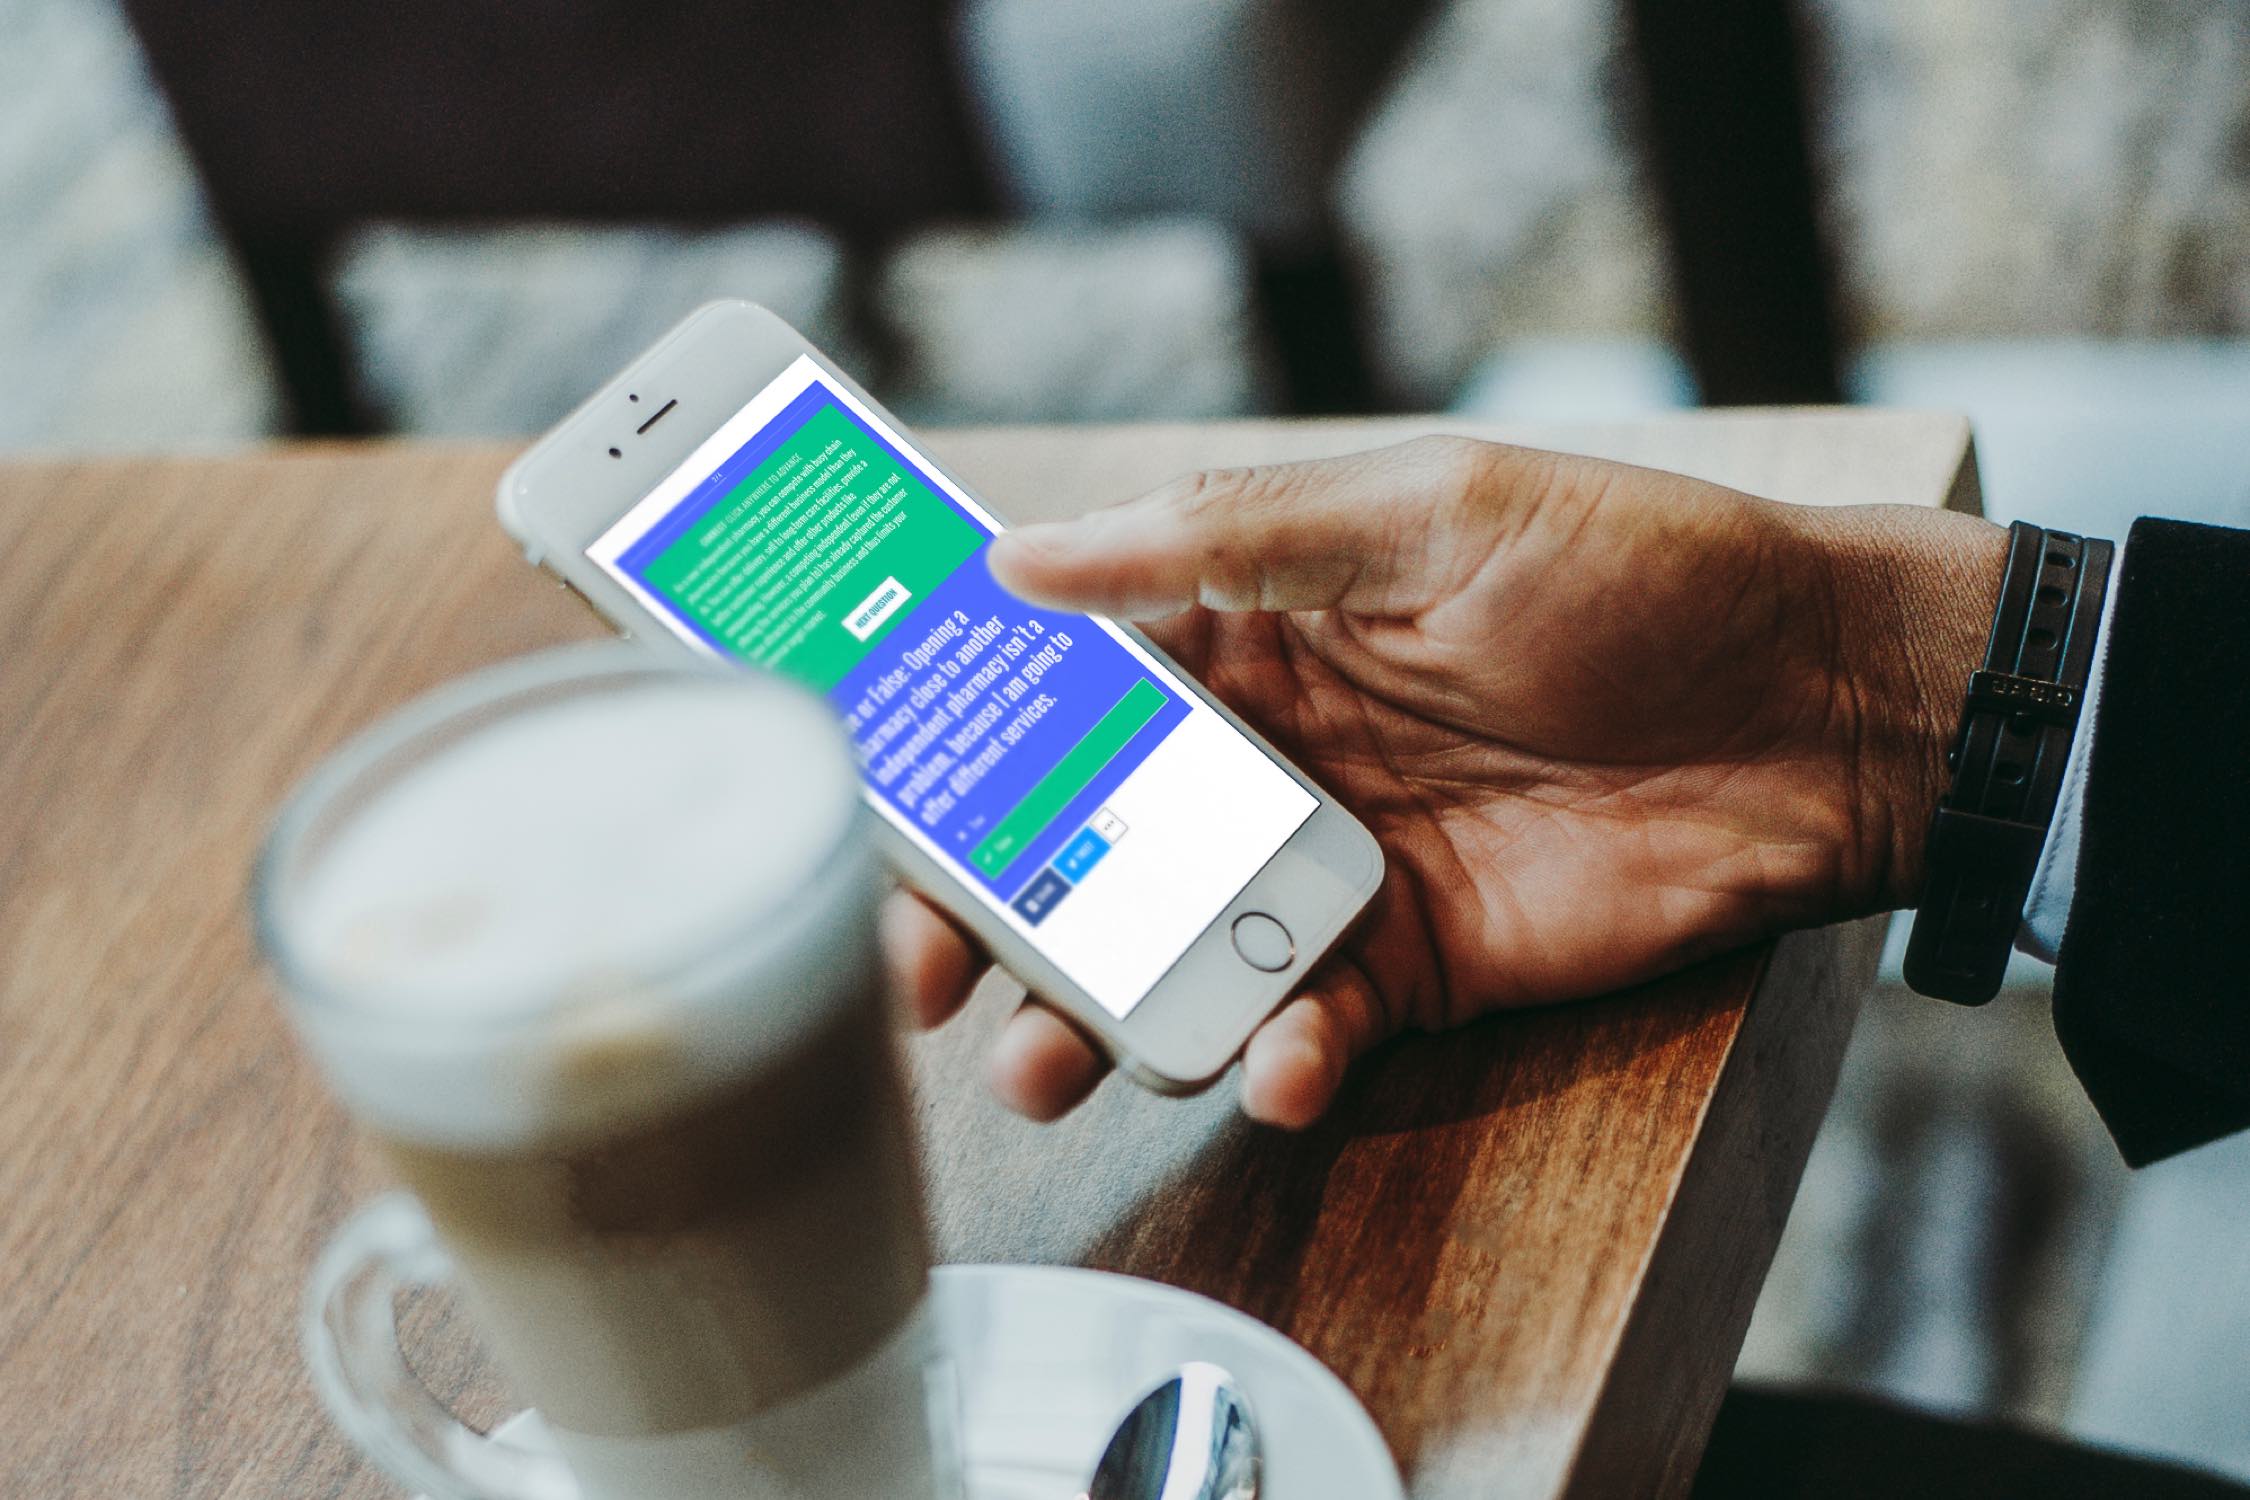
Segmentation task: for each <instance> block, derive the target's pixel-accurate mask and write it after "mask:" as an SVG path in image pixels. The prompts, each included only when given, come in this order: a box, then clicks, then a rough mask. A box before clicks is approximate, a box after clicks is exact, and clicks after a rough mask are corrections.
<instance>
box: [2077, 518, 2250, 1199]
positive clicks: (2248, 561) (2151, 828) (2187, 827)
mask: <svg viewBox="0 0 2250 1500" xmlns="http://www.w3.org/2000/svg"><path fill="white" fill-rule="evenodd" d="M2112 586H2113V587H2114V588H2116V589H2117V590H2118V595H2117V599H2116V606H2115V612H2114V613H2113V615H2112V616H2111V620H2110V639H2109V641H2108V643H2107V646H2106V652H2107V655H2106V657H2105V660H2104V664H2103V668H2102V674H2103V675H2102V690H2101V698H2100V700H2099V703H2098V705H2097V707H2096V709H2095V714H2096V722H2095V723H2094V725H2093V731H2094V741H2093V746H2092V754H2091V756H2090V757H2089V760H2088V762H2087V777H2086V794H2085V805H2084V809H2083V814H2084V823H2083V832H2082V836H2081V843H2080V846H2079V854H2078V883H2077V888H2076V891H2075V893H2074V894H2073V896H2072V898H2071V906H2070V919H2069V923H2068V925H2067V927H2066V928H2065V930H2064V933H2063V942H2062V953H2061V957H2060V961H2059V962H2058V964H2057V967H2056V972H2055V1033H2056V1035H2057V1036H2059V1037H2060V1038H2061V1040H2062V1045H2063V1051H2064V1053H2065V1054H2066V1055H2067V1056H2068V1057H2069V1058H2070V1063H2071V1066H2072V1067H2073V1068H2075V1069H2076V1070H2077V1072H2078V1077H2079V1079H2080V1081H2081V1082H2083V1083H2084V1084H2085V1086H2086V1092H2087V1093H2088V1094H2089V1095H2091V1096H2092V1097H2093V1101H2094V1107H2095V1108H2096V1109H2098V1110H2100V1111H2101V1116H2102V1119H2103V1120H2104V1121H2105V1122H2107V1124H2108V1125H2109V1128H2110V1132H2111V1133H2112V1134H2113V1135H2115V1136H2116V1138H2117V1144H2118V1147H2119V1149H2120V1150H2122V1151H2123V1152H2124V1153H2125V1159H2126V1160H2127V1161H2129V1162H2131V1163H2132V1164H2133V1165H2135V1166H2140V1165H2142V1164H2144V1163H2147V1162H2151V1161H2155V1160H2156V1159H2158V1158H2159V1157H2164V1156H2169V1155H2171V1154H2172V1153H2174V1152H2176V1151H2184V1150H2186V1149H2188V1148H2189V1147H2190V1146H2199V1145H2201V1144H2203V1143H2204V1142H2205V1141H2209V1140H2213V1139H2215V1138H2217V1137H2219V1136H2222V1135H2226V1134H2229V1133H2231V1132H2233V1131H2237V1130H2241V1129H2243V1128H2244V1127H2245V1126H2250V943H2245V941H2244V939H2245V936H2246V935H2250V531H2231V530H2225V529H2222V528H2219V527H2215V526H2193V525H2189V524H2187V523H2185V522H2180V521H2141V522H2138V523H2136V524H2135V525H2134V527H2133V531H2132V535H2131V537H2130V539H2129V541H2128V543H2127V545H2126V548H2125V551H2124V556H2123V566H2122V569H2121V571H2120V574H2119V576H2118V578H2117V579H2115V580H2114V581H2113V584H2112Z"/></svg>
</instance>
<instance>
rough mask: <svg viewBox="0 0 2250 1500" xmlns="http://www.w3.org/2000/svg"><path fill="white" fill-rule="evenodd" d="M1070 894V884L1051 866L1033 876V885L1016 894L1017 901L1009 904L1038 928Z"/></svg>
mask: <svg viewBox="0 0 2250 1500" xmlns="http://www.w3.org/2000/svg"><path fill="white" fill-rule="evenodd" d="M1069 894H1070V882H1069V881H1067V880H1065V879H1063V878H1062V877H1061V876H1060V875H1057V874H1056V873H1055V872H1054V868H1053V867H1052V866H1049V867H1048V868H1046V869H1044V870H1041V871H1040V872H1039V873H1038V874H1036V875H1034V876H1032V877H1031V884H1029V885H1027V886H1025V887H1024V888H1023V889H1022V890H1020V891H1018V892H1016V899H1015V900H1013V901H1011V902H1009V903H1008V904H1009V905H1010V906H1012V907H1014V908H1015V909H1016V911H1017V913H1018V914H1019V915H1020V916H1022V918H1023V919H1024V920H1025V921H1026V922H1029V923H1030V924H1031V925H1032V926H1034V927H1037V926H1038V925H1039V924H1040V923H1041V922H1044V921H1046V920H1047V913H1049V912H1051V911H1053V910H1054V909H1055V906H1056V904H1057V903H1058V902H1060V901H1061V900H1062V898H1063V897H1065V896H1067V895H1069Z"/></svg>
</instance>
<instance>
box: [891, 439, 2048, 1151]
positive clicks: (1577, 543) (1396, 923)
mask: <svg viewBox="0 0 2250 1500" xmlns="http://www.w3.org/2000/svg"><path fill="white" fill-rule="evenodd" d="M2004 549H2005V534H2004V533H2003V532H2002V531H2001V530H2000V529H1999V528H1998V527H1995V526H1991V525H1989V524H1987V523H1985V522H1982V521H1978V520H1975V519H1972V518H1969V517H1964V516H1958V515H1950V514H1945V513H1938V512H1928V511H1920V510H1911V509H1905V508H1897V507H1866V508H1859V509H1851V510H1844V509H1821V508H1805V507H1797V506H1787V505H1780V504H1776V503H1773V502H1770V501H1763V500H1756V499H1752V498H1750V497H1749V496H1746V495H1741V494H1738V493H1736V492H1734V491H1732V490H1727V489H1723V488H1720V487H1719V486H1716V485H1711V484H1705V483H1702V482H1700V481H1697V480H1692V479H1686V478H1682V477H1679V476H1677V475H1670V474H1659V473H1654V472H1651V471H1648V470H1643V469H1635V468H1629V467H1626V466H1623V465H1619V464H1612V463H1604V462H1599V461H1595V460H1590V459H1579V458H1570V457H1565V456H1561V455H1557V454H1551V453H1539V452H1533V451H1530V450H1525V449H1516V448H1507V447H1501V446H1497V445H1493V444H1487V443H1476V442H1470V441H1467V440H1463V439H1425V440H1422V441H1419V442H1414V443H1409V444H1406V445H1404V446H1402V447H1398V448H1391V449H1386V450H1383V451H1380V452H1375V453H1365V454H1358V455H1354V456H1352V457H1348V458H1339V459H1331V460H1326V461H1323V462H1318V463H1305V464H1287V465H1281V466H1276V467H1272V468H1260V469H1247V470H1239V471H1232V472H1225V473H1215V474H1205V475H1199V476H1196V477H1193V478H1190V479H1187V480H1183V481H1181V482H1179V483H1177V484H1173V485H1170V486H1167V487H1165V488H1163V489H1160V490H1157V491H1155V492H1154V493H1152V494H1150V495H1147V496H1145V497H1143V498H1141V499H1139V500H1136V501H1133V502H1131V503H1130V504H1126V505H1122V506H1118V507H1115V508H1113V509H1110V510H1106V511H1100V512H1096V513H1094V514H1093V515H1090V516H1088V517H1086V518H1084V519H1082V520H1078V521H1073V522H1065V523H1060V524H1056V525H1047V526H1029V527H1025V528H1022V529H1020V530H1017V531H1013V532H1009V533H1007V534H1006V535H1004V536H1002V537H1001V538H1000V539H999V540H997V541H996V542H994V544H993V547H992V551H991V563H992V569H993V572H994V574H995V575H996V576H997V577H998V578H999V579H1000V581H1001V582H1002V583H1003V584H1005V585H1006V586H1007V587H1009V588H1010V589H1012V590H1014V591H1015V592H1017V593H1019V594H1021V595H1023V596H1024V597H1026V598H1029V599H1033V600H1036V601H1038V602H1040V603H1044V604H1049V605H1055V606H1062V607H1068V608H1072V609H1077V610H1082V611H1085V612H1088V613H1094V614H1107V615H1112V616H1117V617H1122V618H1129V619H1135V620H1144V621H1157V622H1159V623H1156V624H1152V625H1150V626H1149V627H1148V629H1149V634H1150V635H1151V636H1152V637H1154V638H1155V639H1156V640H1157V642H1158V643H1159V644H1160V645H1162V646H1163V647H1164V648H1165V649H1166V650H1167V651H1169V652H1170V653H1171V654H1172V655H1173V656H1174V657H1176V658H1177V659H1178V660H1179V662H1180V663H1181V664H1182V665H1183V666H1184V667H1186V668H1187V669H1188V670H1189V671H1190V672H1192V673H1194V674H1195V675H1196V676H1197V677H1198V678H1200V679H1201V680H1202V681H1203V682H1204V683H1205V684H1206V685H1207V686H1208V687H1209V688H1210V689H1211V691H1212V692H1213V693H1214V694H1216V695H1217V696H1218V697H1219V698H1221V699H1222V700H1224V701H1225V702H1227V703H1228V704H1230V705H1232V706H1233V707H1234V708H1235V709H1236V711H1237V712H1239V713H1241V714H1242V715H1243V717H1244V718H1246V719H1248V720H1249V721H1250V722H1251V723H1253V724H1255V725H1256V726H1257V727H1258V728H1259V729H1260V730H1261V731H1263V732H1264V733H1265V734H1266V735H1267V737H1268V738H1270V739H1271V740H1272V741H1273V742H1274V744H1275V745H1276V746H1278V747H1279V748H1280V749H1281V751H1282V752H1283V753H1284V754H1286V755H1288V756H1289V757H1290V758H1291V759H1292V760H1293V761H1294V762H1295V763H1296V764H1297V765H1298V766H1300V767H1302V768H1303V769H1304V770H1305V771H1306V772H1307V773H1308V774H1309V775H1310V776H1311V777H1312V778H1313V779H1314V780H1315V781H1317V782H1319V783H1320V784H1321V785H1322V786H1323V787H1325V788H1327V789H1328V791H1329V792H1331V793H1332V794H1333V795H1334V796H1335V797H1336V798H1337V799H1338V800H1339V801H1341V802H1342V803H1343V804H1344V805H1345V806H1347V807H1349V808H1350V809H1351V810H1352V811H1353V812H1354V813H1356V814H1357V815H1358V816H1359V817H1360V818H1361V819H1362V820H1363V821H1364V822H1365V823H1366V824H1367V826H1368V827H1369V828H1370V829H1372V830H1373V831H1374V833H1375V835H1376V836H1377V837H1378V838H1379V839H1380V840H1381V841H1382V843H1383V847H1384V851H1385V854H1386V856H1387V858H1388V860H1389V873H1388V875H1387V877H1386V879H1385V881H1384V884H1383V887H1382V889H1381V891H1380V892H1379V893H1378V895H1377V896H1376V898H1375V901H1374V904H1373V906H1372V908H1371V910H1370V912H1369V915H1368V917H1367V918H1366V920H1365V921H1364V922H1363V923H1362V924H1361V925H1360V927H1359V928H1358V929H1357V930H1356V931H1355V932H1354V933H1353V934H1352V935H1351V936H1350V937H1348V938H1347V939H1346V941H1345V942H1344V943H1343V945H1342V946H1341V947H1340V949H1339V950H1338V951H1337V952H1336V953H1335V954H1334V955H1333V956H1332V957H1331V958H1330V959H1329V960H1328V962H1327V963H1326V964H1324V965H1323V966H1322V967H1321V968H1320V969H1319V970H1318V971H1317V972H1316V973H1315V974H1314V975H1312V976H1311V977H1310V978H1309V979H1308V981H1307V983H1306V985H1305V987H1304V989H1303V990H1302V991H1301V993H1300V994H1299V995H1298V996H1297V997H1296V998H1295V999H1293V1000H1291V1001H1290V1002H1289V1003H1288V1004H1287V1005H1286V1006H1284V1007H1283V1008H1282V1010H1281V1011H1279V1012H1278V1013H1277V1014H1276V1015H1274V1016H1273V1017H1272V1018H1271V1019H1269V1020H1268V1021H1267V1022H1266V1023H1265V1024H1264V1025H1263V1026H1262V1027H1261V1028H1260V1029H1259V1030H1258V1032H1257V1033H1256V1035H1254V1036H1253V1037H1252V1038H1251V1040H1250V1043H1249V1046H1248V1048H1247V1049H1246V1051H1245V1053H1244V1058H1243V1103H1244V1107H1245V1109H1246V1110H1247V1111H1248V1113H1250V1114H1251V1115H1252V1116H1254V1117H1256V1118H1258V1119H1261V1120H1266V1121H1270V1122H1273V1123H1276V1124H1281V1125H1287V1126H1301V1125H1304V1124H1307V1123H1309V1122H1310V1121H1312V1120H1313V1119H1314V1118H1316V1117H1317V1116H1318V1115H1319V1114H1320V1112H1321V1111H1322V1110H1323V1109H1324V1108H1326V1106H1327V1104H1328V1102H1329V1100H1330V1099H1331V1098H1332V1097H1333V1096H1334V1094H1335V1092H1336V1089H1337V1087H1338V1086H1339V1084H1340V1083H1341V1081H1342V1079H1343V1075H1344V1070H1345V1068H1346V1066H1347V1065H1348V1063H1349V1062H1350V1060H1351V1059H1352V1058H1353V1057H1355V1056H1357V1055H1358V1054H1359V1053H1361V1052H1362V1051H1364V1050H1366V1049H1367V1048H1368V1047H1370V1046H1372V1045H1374V1044H1375V1043H1376V1042H1378V1041H1380V1040H1381V1039H1383V1038H1384V1037H1387V1036H1389V1035H1391V1034H1392V1033H1394V1032H1396V1031H1398V1030H1400V1029H1401V1028H1404V1027H1409V1026H1414V1027H1421V1028H1424V1029H1432V1030H1434V1029H1438V1028H1442V1027H1446V1026H1452V1025H1457V1024H1459V1023H1461V1022H1463V1021H1466V1020H1469V1019H1471V1018H1472V1017H1475V1016H1477V1015H1480V1014H1483V1013H1484V1012H1487V1011H1490V1010H1492V1009H1495V1008H1497V1007H1502V1006H1514V1005H1532V1004H1539V1003H1543V1002H1549V1001H1558V1000H1568V999H1573V998H1577V997H1580V996H1586V995H1593V994H1599V993H1602V992H1604V991H1607V990H1612V989H1616V988H1618V987H1621V986H1624V985H1629V984H1633V983H1635V982H1637V981H1640V980H1643V979H1648V978H1651V977H1653V976H1656V975H1659V974H1663V973H1666V972H1668V971H1670V970H1673V969H1676V968H1679V967H1681V966H1682V965H1685V964H1688V963H1691V962H1693V961H1695V960H1696V959H1699V958H1702V957H1704V956H1706V955H1709V954H1713V953H1717V952H1721V951H1724V950H1726V949H1730V948H1733V947H1737V946H1739V945H1741V944H1744V943H1747V942H1751V941H1753V940H1755V939H1758V938H1761V937H1764V936H1767V935H1770V934H1773V933H1776V932H1779V931H1782V930H1784V929H1787V928H1790V927H1794V926H1803V925H1808V924H1813V923H1819V922H1825V921H1831V920H1836V919H1839V918H1841V917H1845V916H1850V915H1857V914H1860V913H1865V912H1870V911H1877V910H1882V909H1885V908H1888V907H1893V906H1897V905H1900V904H1903V903H1904V902H1907V901H1909V900H1911V899H1912V898H1913V895H1914V892H1915V891H1916V889H1917V888H1918V885H1919V881H1920V869H1919V846H1920V843H1921V839H1922V837H1923V834H1924V831H1925V829H1926V828H1927V825H1928V822H1929V818H1930V814H1931V810H1932V809H1933V807H1934V806H1935V803H1936V799H1937V797H1938V795H1939V794H1940V793H1941V792H1942V791H1943V789H1944V786H1945V781H1946V772H1945V767H1944V762H1943V756H1944V750H1945V746H1946V743H1947V740H1948V739H1949V737H1950V734H1951V731H1952V727H1953V718H1954V715H1955V713H1956V711H1957V708H1958V705H1959V702H1960V693H1961V688H1962V683H1963V681H1964V679H1965V677H1966V675H1967V673H1968V671H1969V670H1970V669H1971V668H1972V667H1973V666H1975V665H1976V662H1977V657H1978V655H1979V653H1980V652H1981V650H1982V647H1983V642H1984V635H1985V630H1986V627H1987V625H1988V623H1989V621H1990V616H1991V611H1992V601H1993V598H1994V596H1995V594H1996V592H1997V590H1998V586H1999V576H2000V570H2001V566H2002V563H2003V558H2004ZM886 933H887V939H888V946H889V949H890V952H891V954H892V957H893V961H894V964H895V965H896V967H897V968H898V969H899V971H900V973H901V978H902V983H903V984H904V986H905V988H906V990H907V992H908V993H909V995H910V996H911V997H912V998H913V1001H914V1005H915V1008H916V1011H917V1014H918V1015H919V1017H920V1018H921V1020H922V1021H923V1022H924V1024H930V1025H934V1024H936V1023H938V1022H939V1021H942V1020H943V1019H944V1018H945V1017H947V1016H948V1015H950V1014H951V1013H952V1012H953V1011H954V1010H955V1009H957V1008H958V1007H959V1005H960V1003H961V1001H962V999H963V998H964V997H965V996H966V994H967V991H968V986H969V983H970V981H971V980H972V979H973V977H974V975H975V972H976V971H977V970H978V968H980V967H981V959H980V955H979V954H978V953H977V951H976V950H975V949H974V947H973V946H972V945H971V943H970V941H969V940H968V939H967V938H966V937H965V935H963V934H962V933H960V932H959V931H958V930H957V929H955V928H954V927H953V926H952V925H951V924H950V923H949V922H947V921H946V919H944V918H943V917H942V916H940V915H939V914H937V913H936V912H935V911H933V910H931V909H930V908H928V907H926V906H923V905H921V904H920V903H919V902H915V901H913V900H912V899H911V898H908V897H904V896H902V897H900V898H898V899H897V900H896V901H895V902H894V904H893V906H892V908H891V909H890V910H889V911H888V912H887V914H886ZM1102 1067H1103V1064H1102V1062H1101V1060H1100V1059H1099V1057H1098V1056H1097V1054H1096V1053H1095V1051H1094V1049H1093V1048H1092V1047H1091V1046H1090V1045H1089V1044H1088V1043H1087V1042H1086V1040H1085V1039H1084V1038H1083V1037H1082V1036H1080V1034H1079V1033H1078V1032H1076V1031H1075V1030H1073V1029H1072V1028H1071V1027H1070V1026H1068V1025H1067V1024H1066V1023H1064V1022H1063V1021H1062V1020H1061V1019H1060V1018H1059V1017H1057V1016H1055V1015H1053V1014H1052V1013H1050V1012H1049V1011H1047V1010H1045V1009H1044V1008H1043V1007H1039V1006H1037V1005H1027V1006H1025V1007H1024V1008H1023V1009H1022V1010H1020V1011H1019V1012H1018V1013H1017V1015H1016V1016H1014V1017H1013V1018H1011V1020H1010V1022H1009V1024H1008V1027H1007V1028H1006V1030H1005V1031H1004V1032H1003V1034H1002V1037H1001V1039H1000V1041H999V1044H998V1046H997V1048H996V1050H995V1053H994V1056H993V1063H992V1082H993V1085H994V1088H995V1090H996V1091H997V1092H998V1093H999V1094H1000V1095H1001V1097H1002V1098H1003V1099H1005V1100H1006V1101H1008V1102H1009V1103H1010V1104H1012V1105H1013V1106H1014V1107H1015V1108H1017V1109H1019V1110H1021V1111H1023V1112H1024V1113H1027V1114H1029V1115H1032V1116H1034V1117H1036V1118H1051V1117H1053V1116H1055V1115H1058V1114H1060V1113H1062V1112H1063V1111H1065V1110H1067V1109H1068V1108H1069V1107H1070V1106H1071V1105H1073V1104H1075V1103H1076V1102H1077V1101H1078V1100H1079V1099H1080V1098H1082V1097H1083V1096H1084V1095H1085V1094H1086V1093H1087V1092H1088V1091H1089V1090H1091V1089H1092V1087H1093V1086H1094V1084H1095V1083H1096V1082H1098V1081H1099V1079H1100V1076H1101V1071H1102Z"/></svg>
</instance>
